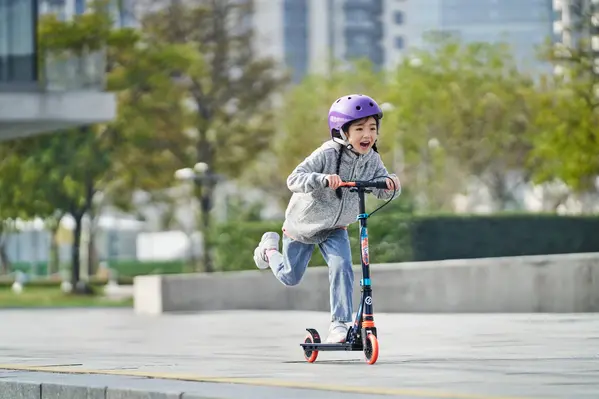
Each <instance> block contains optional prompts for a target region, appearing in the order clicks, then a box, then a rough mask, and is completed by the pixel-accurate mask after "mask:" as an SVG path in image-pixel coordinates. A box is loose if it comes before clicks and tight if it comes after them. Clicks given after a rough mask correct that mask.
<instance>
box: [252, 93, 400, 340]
mask: <svg viewBox="0 0 599 399" xmlns="http://www.w3.org/2000/svg"><path fill="white" fill-rule="evenodd" d="M382 117H383V111H382V110H381V108H380V107H379V106H378V104H377V103H376V102H375V101H374V100H373V99H372V98H370V97H368V96H364V95H361V94H351V95H347V96H343V97H341V98H339V99H338V100H337V101H335V102H334V103H333V105H332V106H331V109H330V110H329V132H330V134H331V140H329V141H327V142H325V143H324V144H323V145H322V146H321V147H320V148H318V149H316V150H315V151H314V152H313V153H312V154H311V155H310V156H308V157H307V158H306V159H305V160H304V161H303V162H301V163H300V164H299V165H298V166H297V167H296V168H295V170H294V171H293V172H292V173H291V175H289V177H288V178H287V185H288V187H289V189H290V190H291V191H292V192H293V195H292V197H291V200H290V202H289V205H288V207H287V210H286V212H285V222H284V224H283V233H284V234H283V248H282V253H281V252H279V234H277V233H276V232H267V233H264V235H263V236H262V240H261V241H260V243H259V245H258V247H257V248H256V249H255V251H254V261H255V262H256V266H257V267H258V268H260V269H267V268H268V267H270V268H271V269H272V271H273V273H274V275H275V276H276V277H277V279H278V280H279V281H280V282H281V283H283V284H285V285H287V286H291V285H296V284H298V283H299V282H300V280H301V279H302V277H303V275H304V272H305V271H306V267H307V266H308V263H309V262H310V258H311V256H312V252H313V250H314V245H318V246H319V249H320V251H321V253H322V255H323V258H324V259H325V261H326V263H327V265H328V267H329V283H330V304H331V321H332V323H331V326H330V328H329V336H328V337H327V340H326V342H328V343H339V342H344V341H345V338H346V336H347V331H348V326H347V325H346V323H349V322H351V321H352V317H353V316H352V313H353V309H352V308H353V304H352V297H353V283H354V274H353V269H352V258H351V249H350V242H349V236H348V233H347V226H348V225H349V224H350V223H353V222H355V221H356V220H357V216H358V212H359V210H358V195H357V193H354V192H350V191H349V190H348V189H345V188H339V185H340V183H341V182H342V180H347V181H349V180H369V179H372V178H374V177H377V178H378V177H380V180H382V179H383V176H390V177H391V179H393V181H391V179H389V178H387V190H384V189H373V194H374V195H375V196H376V197H377V198H379V199H389V198H391V196H392V195H393V190H394V189H395V190H396V192H397V193H398V194H399V193H400V192H401V188H400V184H399V179H398V178H397V176H395V175H389V173H388V172H387V170H386V169H385V166H384V165H383V162H382V160H381V157H380V155H379V154H378V151H377V147H376V141H377V137H378V130H379V124H380V120H381V118H382ZM376 180H379V179H376ZM327 182H328V186H327V185H326V184H327ZM393 182H394V183H395V184H393Z"/></svg>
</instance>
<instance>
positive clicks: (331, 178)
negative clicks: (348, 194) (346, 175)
mask: <svg viewBox="0 0 599 399" xmlns="http://www.w3.org/2000/svg"><path fill="white" fill-rule="evenodd" d="M326 179H327V181H328V182H329V187H330V188H331V189H332V190H336V189H338V188H339V186H341V183H343V181H342V180H341V177H340V176H339V175H327V177H326Z"/></svg>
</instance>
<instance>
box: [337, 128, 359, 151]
mask: <svg viewBox="0 0 599 399" xmlns="http://www.w3.org/2000/svg"><path fill="white" fill-rule="evenodd" d="M339 135H340V136H341V138H338V137H334V138H333V140H334V141H335V142H337V143H339V144H341V145H343V146H345V147H346V148H347V149H348V150H351V149H352V148H354V146H353V145H351V144H350V143H349V141H348V140H347V135H346V134H345V132H344V131H343V128H341V129H339Z"/></svg>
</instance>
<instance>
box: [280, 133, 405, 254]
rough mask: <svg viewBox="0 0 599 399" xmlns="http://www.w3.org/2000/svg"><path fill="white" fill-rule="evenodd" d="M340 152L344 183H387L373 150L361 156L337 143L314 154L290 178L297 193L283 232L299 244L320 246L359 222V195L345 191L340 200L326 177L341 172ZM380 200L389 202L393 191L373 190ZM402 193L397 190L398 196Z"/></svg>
mask: <svg viewBox="0 0 599 399" xmlns="http://www.w3.org/2000/svg"><path fill="white" fill-rule="evenodd" d="M339 151H343V155H342V157H341V167H340V169H339V176H340V177H341V179H342V180H344V181H351V180H370V179H372V178H374V177H377V179H376V180H384V179H385V178H384V177H383V176H390V177H391V176H395V175H394V174H389V173H388V172H387V169H386V168H385V166H384V165H383V162H382V160H381V157H380V155H379V154H378V153H377V152H376V151H374V150H370V151H369V152H368V153H367V154H364V155H359V154H356V153H354V152H353V151H350V150H348V149H346V148H344V147H343V146H342V145H341V144H339V143H336V142H335V141H333V140H330V141H327V142H325V143H324V144H323V145H322V146H320V147H319V148H318V149H316V150H315V151H314V152H313V153H312V154H310V155H309V156H308V157H307V158H306V159H305V160H304V161H302V163H300V164H299V165H298V166H297V167H296V168H295V170H293V172H292V173H291V174H290V175H289V177H288V178H287V186H288V187H289V189H290V190H291V191H292V192H293V195H292V196H291V200H290V201H289V205H288V206H287V210H286V211H285V222H284V224H283V231H284V232H285V234H286V235H287V236H289V237H291V238H292V239H294V240H296V241H300V242H303V243H307V244H318V243H320V242H323V241H324V240H326V238H327V237H328V235H329V234H330V233H331V232H332V231H333V230H335V229H339V228H346V227H347V226H348V225H349V224H351V223H353V222H355V221H356V218H357V216H358V213H359V207H358V193H355V192H350V191H349V189H346V188H342V190H343V191H342V192H343V195H342V198H341V199H339V198H338V197H337V195H336V194H335V190H333V189H331V188H330V187H326V186H325V184H326V175H333V174H336V173H337V159H338V155H339ZM372 193H373V194H374V195H375V196H376V197H377V198H379V199H387V200H388V199H389V198H391V197H392V196H393V190H388V191H387V190H383V189H373V190H372ZM400 193H401V187H397V191H396V192H395V197H398V196H399V194H400Z"/></svg>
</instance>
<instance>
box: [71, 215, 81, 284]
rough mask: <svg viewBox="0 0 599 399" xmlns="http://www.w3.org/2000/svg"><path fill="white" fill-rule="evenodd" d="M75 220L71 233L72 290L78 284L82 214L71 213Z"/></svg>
mask: <svg viewBox="0 0 599 399" xmlns="http://www.w3.org/2000/svg"><path fill="white" fill-rule="evenodd" d="M72 216H73V218H74V219H75V231H74V232H73V247H72V248H71V267H72V269H71V270H72V272H71V283H72V284H73V288H75V287H76V286H77V284H78V283H79V277H80V267H81V257H80V250H81V224H82V223H81V219H82V218H83V214H82V213H73V214H72Z"/></svg>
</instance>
